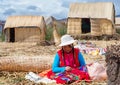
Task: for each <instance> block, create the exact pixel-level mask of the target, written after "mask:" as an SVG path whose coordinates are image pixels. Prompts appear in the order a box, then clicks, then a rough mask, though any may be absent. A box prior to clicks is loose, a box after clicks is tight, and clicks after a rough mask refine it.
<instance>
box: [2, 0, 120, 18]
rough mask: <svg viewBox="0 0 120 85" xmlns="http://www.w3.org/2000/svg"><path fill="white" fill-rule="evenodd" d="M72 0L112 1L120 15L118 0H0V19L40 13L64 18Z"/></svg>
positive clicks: (79, 0)
mask: <svg viewBox="0 0 120 85" xmlns="http://www.w3.org/2000/svg"><path fill="white" fill-rule="evenodd" d="M72 2H84V3H86V2H113V3H114V5H115V10H116V15H120V0H0V20H3V19H6V18H7V17H8V16H10V15H42V16H53V17H55V18H57V19H62V18H66V17H67V14H68V11H69V5H70V3H72Z"/></svg>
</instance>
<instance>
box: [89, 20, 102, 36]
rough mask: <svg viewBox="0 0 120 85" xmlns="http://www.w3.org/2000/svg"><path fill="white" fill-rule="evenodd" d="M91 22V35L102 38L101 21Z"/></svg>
mask: <svg viewBox="0 0 120 85" xmlns="http://www.w3.org/2000/svg"><path fill="white" fill-rule="evenodd" d="M90 22H91V35H93V36H100V35H102V29H101V28H100V22H99V19H90Z"/></svg>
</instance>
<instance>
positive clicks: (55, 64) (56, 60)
mask: <svg viewBox="0 0 120 85" xmlns="http://www.w3.org/2000/svg"><path fill="white" fill-rule="evenodd" d="M78 59H79V62H80V67H83V66H85V65H86V64H85V60H84V58H83V55H82V54H81V53H80V52H79V54H78ZM59 63H60V58H59V55H58V53H56V55H55V58H54V62H53V64H52V71H53V72H55V73H58V72H64V71H65V66H64V67H60V66H59ZM80 67H79V68H80Z"/></svg>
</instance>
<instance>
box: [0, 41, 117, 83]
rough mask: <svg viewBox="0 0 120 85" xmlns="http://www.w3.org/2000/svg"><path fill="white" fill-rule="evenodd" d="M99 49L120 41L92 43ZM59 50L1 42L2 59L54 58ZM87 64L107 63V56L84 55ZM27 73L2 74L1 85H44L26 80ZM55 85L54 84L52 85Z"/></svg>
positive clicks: (0, 55) (34, 44)
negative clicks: (19, 57)
mask: <svg viewBox="0 0 120 85" xmlns="http://www.w3.org/2000/svg"><path fill="white" fill-rule="evenodd" d="M91 42H92V43H94V44H96V45H97V46H99V47H106V46H107V45H111V44H114V43H119V41H91ZM56 50H57V48H56V47H55V46H39V45H37V44H36V43H5V42H0V57H7V56H11V57H13V56H27V57H31V56H43V58H44V57H45V56H48V55H49V56H51V57H54V54H55V53H56ZM83 55H84V57H85V60H86V62H87V63H90V62H94V61H99V62H102V63H105V61H104V59H105V56H102V58H99V57H98V56H90V55H86V54H83ZM26 74H27V72H6V71H1V72H0V85H44V84H35V83H34V82H31V81H29V80H25V78H24V76H25V75H26ZM51 85H54V84H51ZM73 85H106V81H101V82H91V83H88V84H87V83H85V82H84V81H82V82H80V83H77V84H76V83H73Z"/></svg>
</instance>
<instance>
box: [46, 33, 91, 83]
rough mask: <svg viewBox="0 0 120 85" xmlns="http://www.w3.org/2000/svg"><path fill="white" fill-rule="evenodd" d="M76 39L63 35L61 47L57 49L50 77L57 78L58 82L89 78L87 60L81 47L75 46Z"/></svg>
mask: <svg viewBox="0 0 120 85" xmlns="http://www.w3.org/2000/svg"><path fill="white" fill-rule="evenodd" d="M75 41H76V40H74V39H73V37H71V36H70V35H64V36H62V37H61V44H60V45H59V46H60V47H61V49H60V50H58V51H57V53H56V55H55V58H54V62H53V65H52V71H51V72H49V75H48V77H49V78H51V79H55V80H56V81H57V83H67V82H72V81H73V80H74V81H75V80H83V79H86V80H89V75H88V74H87V69H86V66H85V65H86V64H85V60H84V58H83V56H82V54H81V53H80V52H79V49H77V48H74V46H73V43H74V42H75ZM51 75H52V76H51Z"/></svg>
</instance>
